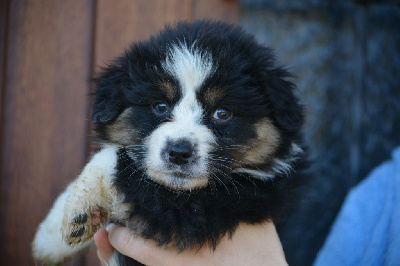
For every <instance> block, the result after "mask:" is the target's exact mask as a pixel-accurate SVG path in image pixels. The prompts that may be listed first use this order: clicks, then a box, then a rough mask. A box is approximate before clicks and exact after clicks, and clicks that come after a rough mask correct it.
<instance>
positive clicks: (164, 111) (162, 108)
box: [151, 102, 169, 115]
mask: <svg viewBox="0 0 400 266" xmlns="http://www.w3.org/2000/svg"><path fill="white" fill-rule="evenodd" d="M151 108H152V109H153V112H154V113H155V114H156V115H168V114H169V106H168V104H167V103H166V102H155V103H153V104H152V106H151Z"/></svg>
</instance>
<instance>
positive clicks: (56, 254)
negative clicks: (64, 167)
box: [32, 185, 92, 263]
mask: <svg viewBox="0 0 400 266" xmlns="http://www.w3.org/2000/svg"><path fill="white" fill-rule="evenodd" d="M70 187H71V185H69V187H68V188H67V190H66V191H64V192H63V193H62V194H61V195H60V196H59V197H58V198H57V200H56V202H55V203H54V205H53V208H52V209H51V210H50V212H49V214H48V215H47V217H46V219H45V220H44V221H43V222H42V223H41V224H40V225H39V228H38V230H37V232H36V235H35V238H34V240H33V243H32V254H33V258H34V259H35V260H37V261H43V262H50V263H58V262H62V261H64V260H66V259H67V258H69V257H72V256H74V255H75V254H76V253H78V252H79V251H81V250H84V249H85V248H87V247H88V246H89V245H90V244H91V242H92V241H88V242H86V243H84V244H82V245H79V246H75V247H71V246H69V245H67V244H66V243H65V242H64V241H63V239H62V235H61V226H62V217H63V216H64V205H65V202H66V199H67V196H68V191H69V188H70Z"/></svg>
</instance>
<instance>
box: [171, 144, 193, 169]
mask: <svg viewBox="0 0 400 266" xmlns="http://www.w3.org/2000/svg"><path fill="white" fill-rule="evenodd" d="M192 155H193V146H192V144H191V143H190V142H189V141H179V142H175V143H171V144H170V145H169V147H168V160H169V161H170V162H171V163H173V164H177V165H182V164H187V163H188V162H189V161H190V158H191V157H192Z"/></svg>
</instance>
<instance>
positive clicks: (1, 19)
mask: <svg viewBox="0 0 400 266" xmlns="http://www.w3.org/2000/svg"><path fill="white" fill-rule="evenodd" d="M9 5H10V3H9V1H8V0H4V1H0V112H2V110H3V94H4V87H5V77H4V67H5V62H6V58H7V57H6V54H5V49H6V43H7V42H6V36H7V33H6V32H7V26H8V25H7V23H8V20H7V18H8V8H9ZM2 120H3V119H2V113H1V114H0V124H2ZM0 136H1V133H0ZM0 145H1V144H0ZM0 147H1V146H0ZM0 165H1V160H0Z"/></svg>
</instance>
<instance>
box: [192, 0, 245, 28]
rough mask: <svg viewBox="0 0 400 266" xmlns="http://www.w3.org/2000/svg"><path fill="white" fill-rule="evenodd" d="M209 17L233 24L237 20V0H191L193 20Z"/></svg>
mask: <svg viewBox="0 0 400 266" xmlns="http://www.w3.org/2000/svg"><path fill="white" fill-rule="evenodd" d="M198 19H211V20H221V21H225V22H228V23H232V24H235V23H237V22H238V20H239V1H238V0H216V1H204V0H193V20H198Z"/></svg>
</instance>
